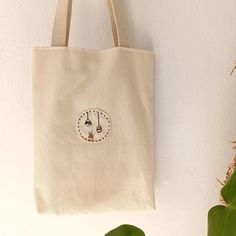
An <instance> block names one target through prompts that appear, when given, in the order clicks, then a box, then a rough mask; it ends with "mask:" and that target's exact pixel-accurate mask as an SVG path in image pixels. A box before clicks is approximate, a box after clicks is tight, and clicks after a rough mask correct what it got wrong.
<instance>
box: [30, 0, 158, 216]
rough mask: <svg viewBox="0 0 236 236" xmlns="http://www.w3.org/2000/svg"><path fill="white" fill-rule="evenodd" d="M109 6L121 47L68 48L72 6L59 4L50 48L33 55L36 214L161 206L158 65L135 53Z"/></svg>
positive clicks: (67, 1) (114, 7) (65, 1)
mask: <svg viewBox="0 0 236 236" xmlns="http://www.w3.org/2000/svg"><path fill="white" fill-rule="evenodd" d="M118 3H119V2H118V1H115V0H108V1H107V4H108V10H109V12H110V19H111V25H112V31H113V37H114V43H115V47H113V48H109V49H104V50H90V49H81V48H71V47H68V36H69V29H70V18H71V7H72V1H71V0H59V1H58V6H57V11H56V16H55V22H54V27H53V34H52V43H51V47H45V48H44V47H43V48H39V47H38V48H37V47H36V48H33V49H32V79H33V109H34V143H35V148H34V150H35V151H34V152H35V162H34V163H35V168H34V190H35V200H36V206H37V211H38V212H39V213H50V214H51V213H52V214H77V213H88V212H101V211H114V210H115V211H132V210H141V209H146V208H155V200H154V157H153V153H154V151H153V149H154V128H153V60H154V55H153V53H152V52H151V51H147V50H140V49H139V50H138V49H133V48H130V47H129V43H128V41H127V36H126V34H125V29H124V23H122V19H121V16H122V14H121V9H120V6H119V5H118Z"/></svg>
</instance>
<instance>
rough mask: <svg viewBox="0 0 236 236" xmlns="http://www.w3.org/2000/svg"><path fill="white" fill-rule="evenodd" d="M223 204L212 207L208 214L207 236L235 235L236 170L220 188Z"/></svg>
mask: <svg viewBox="0 0 236 236" xmlns="http://www.w3.org/2000/svg"><path fill="white" fill-rule="evenodd" d="M221 196H222V198H223V200H224V202H225V205H219V206H215V207H213V208H212V209H211V210H210V211H209V214H208V236H236V171H234V173H233V174H232V176H231V177H230V178H229V180H228V181H227V182H226V184H225V186H224V187H223V188H222V190H221Z"/></svg>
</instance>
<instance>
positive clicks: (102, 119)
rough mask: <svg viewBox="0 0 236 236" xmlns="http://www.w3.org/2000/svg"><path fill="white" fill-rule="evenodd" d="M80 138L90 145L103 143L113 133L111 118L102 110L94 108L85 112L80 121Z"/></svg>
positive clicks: (80, 116)
mask: <svg viewBox="0 0 236 236" xmlns="http://www.w3.org/2000/svg"><path fill="white" fill-rule="evenodd" d="M78 133H79V136H80V137H81V138H82V139H83V140H84V141H86V142H89V143H101V142H103V141H105V140H106V139H107V138H108V137H109V135H110V133H111V121H110V117H109V116H108V115H107V114H106V113H105V112H104V111H102V110H100V109H97V108H93V109H89V110H86V111H83V112H82V113H81V114H80V115H79V120H78Z"/></svg>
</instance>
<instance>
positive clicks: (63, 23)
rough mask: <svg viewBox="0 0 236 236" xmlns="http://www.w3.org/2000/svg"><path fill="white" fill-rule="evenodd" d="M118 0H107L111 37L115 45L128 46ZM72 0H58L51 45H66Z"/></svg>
mask: <svg viewBox="0 0 236 236" xmlns="http://www.w3.org/2000/svg"><path fill="white" fill-rule="evenodd" d="M118 1H119V0H107V6H108V10H109V13H110V19H111V26H112V33H113V39H114V43H115V46H116V47H129V43H128V39H127V35H126V30H125V24H123V23H122V17H121V11H120V9H119V4H118ZM71 12H72V0H58V4H57V10H56V15H55V19H54V25H53V32H52V42H51V45H52V47H67V46H68V41H69V33H70V22H71Z"/></svg>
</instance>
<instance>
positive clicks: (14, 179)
mask: <svg viewBox="0 0 236 236" xmlns="http://www.w3.org/2000/svg"><path fill="white" fill-rule="evenodd" d="M125 5H126V13H127V14H128V24H129V28H130V35H131V38H132V40H133V44H134V46H135V47H138V48H145V49H153V50H154V51H155V53H156V80H155V81H156V85H155V89H156V99H155V102H156V103H155V108H156V147H157V152H156V172H157V175H156V186H157V206H158V210H157V211H150V212H140V213H127V214H120V213H114V214H102V215H85V216H73V217H54V216H51V217H49V216H40V215H37V214H36V213H35V209H34V202H33V192H32V174H33V170H32V164H33V156H32V149H33V148H32V146H33V143H32V107H31V78H30V64H29V53H30V47H31V46H46V45H49V42H50V35H51V26H52V20H53V14H54V10H55V7H56V0H50V1H49V0H41V1H38V0H8V1H5V0H0V29H1V33H0V235H1V236H15V235H18V236H21V235H22V236H32V235H34V236H44V235H57V236H67V235H70V236H77V235H81V236H82V235H83V236H95V235H96V236H102V235H104V234H105V232H107V231H109V230H110V229H111V228H113V227H116V226H118V225H119V224H122V223H130V224H134V225H137V226H139V227H141V228H142V229H144V231H145V232H146V234H147V236H157V235H160V236H173V235H176V236H189V235H191V236H199V235H201V236H202V235H206V232H207V211H208V209H209V208H210V207H211V206H213V205H214V204H217V203H218V198H219V184H217V182H216V177H219V178H223V177H224V173H225V171H226V168H227V165H228V163H229V162H230V161H231V159H232V156H233V152H232V149H231V144H230V143H229V141H228V140H230V139H234V138H235V136H236V125H235V124H236V123H235V121H236V106H235V105H236V98H235V95H236V94H235V93H236V92H235V88H236V74H235V76H234V78H231V77H230V75H229V74H230V71H231V69H232V66H233V64H234V61H235V59H236V1H235V0H227V1H223V0H178V1H175V0H148V1H147V0H145V1H144V0H126V1H125ZM72 25H73V27H72V34H71V45H73V46H78V47H85V48H105V47H110V46H112V40H111V33H110V28H109V24H108V15H107V12H106V8H105V1H104V0H86V1H85V0H75V1H74V15H73V24H72Z"/></svg>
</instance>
